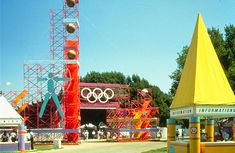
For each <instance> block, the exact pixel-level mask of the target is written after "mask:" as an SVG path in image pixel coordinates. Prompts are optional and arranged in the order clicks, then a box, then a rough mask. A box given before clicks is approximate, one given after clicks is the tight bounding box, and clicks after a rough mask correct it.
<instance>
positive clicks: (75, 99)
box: [64, 40, 80, 142]
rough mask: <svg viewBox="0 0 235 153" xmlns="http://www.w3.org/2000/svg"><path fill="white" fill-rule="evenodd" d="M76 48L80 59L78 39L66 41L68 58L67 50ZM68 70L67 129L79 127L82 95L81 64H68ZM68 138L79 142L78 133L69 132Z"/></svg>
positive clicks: (70, 140)
mask: <svg viewBox="0 0 235 153" xmlns="http://www.w3.org/2000/svg"><path fill="white" fill-rule="evenodd" d="M69 50H74V51H75V52H76V57H75V59H74V60H78V59H79V51H78V41H73V40H68V41H66V45H65V49H64V54H65V56H64V57H65V59H67V52H68V51H69ZM66 67H67V71H66V74H65V76H66V77H70V78H71V79H72V80H71V81H69V82H68V83H67V84H66V85H65V87H64V89H65V90H66V91H65V96H64V106H65V128H66V129H78V127H79V124H80V117H79V116H80V95H79V83H80V82H79V81H80V79H79V66H78V64H66ZM67 139H68V141H69V142H77V141H78V140H79V134H78V133H68V134H67Z"/></svg>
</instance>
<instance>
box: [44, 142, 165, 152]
mask: <svg viewBox="0 0 235 153" xmlns="http://www.w3.org/2000/svg"><path fill="white" fill-rule="evenodd" d="M163 147H166V142H82V143H81V145H78V146H69V145H67V146H66V145H65V146H63V149H56V150H48V151H40V152H42V153H54V152H57V153H141V152H143V151H148V150H152V149H158V148H163Z"/></svg>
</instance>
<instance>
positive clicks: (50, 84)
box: [37, 73, 71, 118]
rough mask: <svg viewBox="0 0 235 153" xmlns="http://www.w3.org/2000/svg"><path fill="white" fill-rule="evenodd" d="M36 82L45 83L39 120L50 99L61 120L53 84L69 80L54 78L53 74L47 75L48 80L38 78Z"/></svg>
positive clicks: (62, 115)
mask: <svg viewBox="0 0 235 153" xmlns="http://www.w3.org/2000/svg"><path fill="white" fill-rule="evenodd" d="M37 80H38V81H47V93H46V95H45V97H44V101H43V103H42V106H41V109H40V113H39V117H40V118H41V117H42V115H43V113H44V111H45V109H46V106H47V103H48V101H49V99H50V98H51V97H52V99H53V101H54V103H55V105H56V107H57V109H58V111H59V113H60V116H61V118H63V117H64V114H63V111H62V109H61V107H60V103H59V99H58V97H57V95H56V93H55V82H59V81H68V80H71V79H70V78H58V77H55V74H53V73H48V78H38V79H37Z"/></svg>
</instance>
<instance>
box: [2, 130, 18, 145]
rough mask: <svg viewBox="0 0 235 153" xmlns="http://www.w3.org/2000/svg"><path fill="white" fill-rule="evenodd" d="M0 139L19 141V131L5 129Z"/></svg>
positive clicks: (3, 140)
mask: <svg viewBox="0 0 235 153" xmlns="http://www.w3.org/2000/svg"><path fill="white" fill-rule="evenodd" d="M0 140H1V142H16V141H17V133H16V131H15V130H13V131H11V132H8V133H7V131H3V133H1V134H0Z"/></svg>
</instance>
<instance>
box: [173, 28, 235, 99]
mask: <svg viewBox="0 0 235 153" xmlns="http://www.w3.org/2000/svg"><path fill="white" fill-rule="evenodd" d="M224 30H225V37H223V34H222V33H221V32H220V31H219V29H216V28H211V29H208V33H209V35H210V38H211V41H212V43H213V46H214V48H215V51H216V53H217V55H218V58H219V60H220V63H221V65H222V67H223V69H224V72H225V74H226V76H227V78H228V81H229V83H230V85H231V87H232V89H233V92H235V27H234V25H229V26H226V27H225V28H224ZM187 53H188V47H187V46H185V47H183V49H182V51H181V52H180V53H178V58H177V59H176V63H177V68H176V70H175V71H174V72H173V73H172V74H171V75H170V78H171V79H172V80H173V82H172V85H171V88H170V91H169V93H170V95H171V96H174V95H175V92H176V89H177V87H178V84H179V80H180V77H181V72H182V69H183V67H184V63H185V60H186V55H187Z"/></svg>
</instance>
